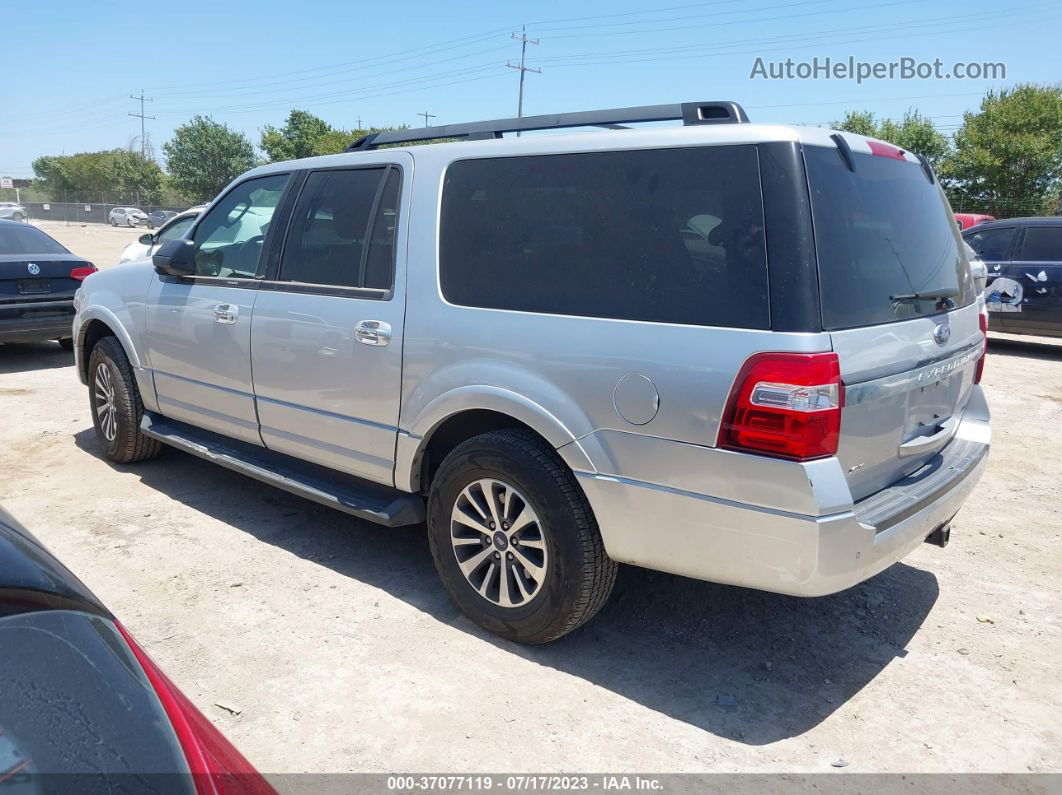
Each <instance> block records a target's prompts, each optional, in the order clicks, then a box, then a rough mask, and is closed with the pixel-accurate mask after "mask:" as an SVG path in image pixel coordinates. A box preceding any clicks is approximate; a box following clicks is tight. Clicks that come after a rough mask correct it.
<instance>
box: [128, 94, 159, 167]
mask: <svg viewBox="0 0 1062 795" xmlns="http://www.w3.org/2000/svg"><path fill="white" fill-rule="evenodd" d="M129 99H139V100H140V112H139V113H130V114H129V115H130V116H133V117H138V118H139V119H140V156H141V157H143V158H147V138H146V137H144V120H145V119H152V120H153V119H154V118H155V117H154V116H145V115H144V103H145V102H154V101H155V100H153V99H151V98H150V97H145V96H144V89H140V96H139V97H138V96H136V95H135V94H130V95H129Z"/></svg>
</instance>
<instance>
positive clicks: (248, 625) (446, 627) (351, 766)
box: [0, 227, 1062, 772]
mask: <svg viewBox="0 0 1062 795" xmlns="http://www.w3.org/2000/svg"><path fill="white" fill-rule="evenodd" d="M49 231H51V232H53V233H55V234H56V236H57V237H59V239H60V240H62V241H64V242H65V243H67V244H68V245H69V246H70V247H71V248H72V249H73V250H74V251H76V252H78V253H83V254H85V255H87V256H90V257H92V258H93V260H94V261H96V262H97V263H98V264H100V265H106V264H107V263H109V262H114V261H116V260H117V254H118V251H120V249H121V246H122V245H124V243H125V242H126V241H127V240H130V239H133V238H135V236H136V235H137V234H139V232H138V231H135V230H112V229H109V228H85V229H82V228H80V227H77V228H73V227H67V228H63V227H60V228H51V229H49ZM985 381H986V389H987V392H988V397H989V401H990V404H991V407H992V411H993V414H994V424H995V439H994V447H993V451H992V455H991V461H990V466H989V469H988V472H987V474H986V475H985V478H984V480H983V481H982V484H981V486H980V488H979V490H978V491H977V492H976V493H975V495H974V497H973V498H972V499H971V500H970V501H969V502H968V503H967V505H966V507H965V508H964V509H963V510H962V512H961V513H960V514H959V516H958V517H957V519H956V520H955V522H954V524H953V533H952V543H951V545H950V546H949V547H948V548H947V549H945V550H940V549H937V548H935V547H930V546H924V547H923V548H921V549H919V550H917V551H916V552H915V553H914V554H913V555H911V557H910V558H909V559H908V560H906V561H905V562H904V563H901V564H898V565H896V566H894V567H893V568H892V569H890V570H888V571H886V572H885V573H883V574H882V575H880V576H878V577H876V578H874V579H873V580H871V581H870V582H867V583H865V584H863V585H862V586H859V587H856V588H853V589H851V590H850V591H848V592H845V593H842V594H838V595H835V596H831V597H826V598H821V599H813V600H800V599H794V598H788V597H783V596H775V595H771V594H765V593H759V592H755V591H747V590H741V589H736V588H728V587H723V586H717V585H712V584H708V583H702V582H697V581H694V580H688V579H683V578H680V577H673V576H668V575H662V574H656V573H653V572H649V571H644V570H639V569H635V568H625V569H624V570H623V572H622V574H621V577H620V581H619V584H618V586H617V588H616V592H615V594H614V595H613V597H612V600H611V601H610V602H609V604H608V605H607V607H606V608H605V610H604V611H603V612H602V614H601V615H599V616H598V618H597V619H596V620H595V621H594V622H592V623H591V624H590V625H588V626H587V627H585V628H584V629H583V630H581V631H579V632H577V633H575V634H574V635H572V636H569V637H568V638H566V639H564V640H562V641H561V642H558V643H555V644H553V645H551V646H548V647H544V648H522V647H518V646H514V645H511V644H508V643H505V642H502V641H498V640H496V639H494V638H492V637H490V636H487V635H486V634H484V633H483V632H481V631H479V630H478V629H477V628H476V627H475V626H473V625H472V624H471V623H470V622H468V621H467V620H465V619H464V618H463V617H462V616H461V615H460V614H459V613H458V612H457V610H456V609H455V608H454V607H453V606H452V605H451V604H450V602H449V601H448V600H447V598H446V596H445V594H444V593H443V590H442V588H441V586H440V585H439V583H438V582H437V580H436V576H435V573H434V570H433V568H432V564H431V558H430V555H429V552H428V546H427V542H426V539H425V536H424V532H423V528H407V529H399V530H387V529H381V528H378V527H376V526H374V525H370V524H365V523H361V522H358V521H355V520H352V519H350V518H349V517H346V516H344V515H341V514H338V513H334V512H331V511H329V510H328V509H326V508H323V507H319V506H316V505H314V504H312V503H309V502H305V501H302V500H300V499H297V498H295V497H292V496H289V495H287V494H284V493H282V492H279V491H275V490H271V489H269V488H267V487H265V486H261V485H259V484H258V483H256V482H254V481H251V480H248V479H246V478H243V477H241V476H239V475H236V474H233V473H231V472H228V471H226V470H223V469H220V468H217V467H214V466H212V465H210V464H208V463H206V462H203V461H200V460H198V459H195V458H192V457H190V456H187V455H183V454H180V453H177V452H173V451H171V452H168V453H167V454H165V455H164V456H163V457H161V458H159V459H157V460H155V461H151V462H147V463H145V464H140V465H135V466H128V467H125V466H113V465H111V464H109V463H107V462H106V461H105V460H104V459H103V458H102V457H101V454H100V451H99V448H98V446H97V444H96V441H95V438H94V436H93V432H92V424H91V421H90V419H89V413H88V400H87V396H86V390H85V388H83V387H82V386H81V384H80V383H79V382H78V380H77V377H76V376H75V374H74V372H73V368H72V357H71V356H70V355H68V354H66V353H63V352H62V351H61V350H60V349H59V347H58V346H57V345H55V344H40V345H17V346H16V345H11V346H7V347H4V348H0V416H4V417H7V418H8V421H7V422H4V423H2V424H0V502H2V503H3V505H4V506H5V507H6V508H7V509H8V510H9V511H11V512H12V513H13V514H14V515H15V516H17V517H18V518H20V519H21V520H22V521H23V522H24V523H25V524H26V525H27V526H29V527H30V528H31V529H32V530H34V531H35V532H36V533H37V534H38V535H39V536H40V537H41V539H42V540H43V541H44V542H45V543H47V544H48V545H49V546H50V547H51V548H52V549H53V550H54V551H55V552H56V553H57V554H58V555H59V556H60V557H61V558H62V559H63V560H64V561H65V562H66V563H67V564H68V565H69V566H70V567H71V568H72V569H73V570H74V571H75V572H77V573H78V574H79V575H80V576H81V577H82V578H83V579H84V580H85V581H86V582H87V583H88V585H89V586H90V587H91V588H92V589H93V590H94V591H95V592H96V593H97V594H99V596H100V597H102V598H103V600H104V601H105V602H106V603H107V604H108V605H109V606H110V607H111V608H112V609H113V610H114V611H115V612H116V613H117V614H118V615H119V616H121V617H122V619H123V620H124V621H125V623H126V624H127V625H128V626H129V627H130V628H131V629H132V631H133V632H134V634H135V635H136V636H137V637H138V638H139V639H140V640H141V642H142V643H143V645H144V646H145V647H146V648H147V649H148V651H149V652H150V653H151V654H152V655H153V656H154V657H155V659H156V660H158V661H159V662H160V663H161V665H162V666H163V668H165V670H166V671H167V672H168V673H169V675H170V676H171V677H172V678H173V679H174V680H175V681H176V682H177V683H178V684H179V685H180V687H181V688H182V689H183V690H184V691H185V692H186V693H187V694H188V695H189V696H190V697H191V698H192V700H193V701H195V702H196V704H197V705H198V706H199V707H200V708H201V709H202V710H203V711H204V712H205V713H206V714H207V715H209V716H210V717H211V718H212V719H213V720H214V721H215V722H216V723H217V725H218V726H219V727H221V729H222V730H223V731H224V732H225V733H226V734H227V735H228V736H229V737H230V738H232V739H233V740H234V741H235V742H236V744H237V745H238V746H239V747H240V748H241V749H242V750H243V751H244V752H245V753H246V754H247V755H248V756H249V757H250V759H251V760H252V761H253V762H254V763H255V764H256V765H257V766H258V767H259V768H261V769H262V770H264V771H268V772H281V771H348V770H354V771H389V770H397V771H436V772H468V771H496V772H501V771H537V772H547V771H556V770H562V769H563V770H567V771H597V772H601V771H628V772H632V771H637V772H667V771H691V772H692V771H804V772H811V771H831V770H834V768H833V767H831V763H834V762H837V761H838V760H844V761H845V762H847V763H848V764H847V767H846V768H845V769H846V771H911V772H913V771H925V772H931V771H1013V772H1025V771H1058V770H1060V769H1062V717H1060V716H1062V677H1060V676H1059V667H1058V666H1059V660H1062V627H1060V623H1059V622H1060V615H1062V599H1060V592H1062V577H1060V574H1059V572H1060V566H1062V513H1060V508H1059V494H1060V489H1059V475H1060V473H1062V445H1060V443H1059V442H1060V439H1062V344H1059V343H1050V344H1049V343H1042V344H1041V343H1038V342H1035V341H1022V342H1015V341H996V342H994V343H993V345H992V347H991V351H990V354H989V359H988V364H987V369H986V375H985ZM219 703H220V704H224V705H227V706H228V707H229V708H230V709H224V708H221V707H219V706H216V705H217V704H219ZM231 709H237V710H239V712H238V714H233V711H231Z"/></svg>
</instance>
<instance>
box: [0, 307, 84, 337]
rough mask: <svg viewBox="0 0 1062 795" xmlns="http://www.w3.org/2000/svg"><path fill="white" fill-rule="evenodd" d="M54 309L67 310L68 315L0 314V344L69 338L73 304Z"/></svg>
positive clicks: (72, 318)
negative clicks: (14, 315) (7, 315)
mask: <svg viewBox="0 0 1062 795" xmlns="http://www.w3.org/2000/svg"><path fill="white" fill-rule="evenodd" d="M4 308H5V309H6V308H7V307H4ZM48 308H49V309H52V308H53V307H48ZM56 308H59V309H64V308H66V309H69V314H59V315H46V316H44V317H41V316H37V317H33V316H31V317H19V316H16V317H3V313H0V342H39V341H41V340H54V339H59V338H60V337H69V336H71V335H72V333H73V331H72V328H73V323H74V304H73V302H69V303H64V304H63V305H62V306H61V307H56Z"/></svg>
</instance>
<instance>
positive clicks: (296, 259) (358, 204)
mask: <svg viewBox="0 0 1062 795" xmlns="http://www.w3.org/2000/svg"><path fill="white" fill-rule="evenodd" d="M385 170H386V169H384V168H362V169H352V170H349V171H315V172H313V173H311V174H310V175H309V176H308V177H307V178H306V184H305V185H304V186H303V188H302V194H301V195H300V196H299V201H298V203H297V204H296V205H295V211H294V213H293V214H292V219H291V226H290V228H289V230H288V238H287V242H286V243H285V245H284V256H283V259H282V260H281V263H280V277H279V280H280V281H283V282H301V283H306V284H322V285H330V286H334V287H358V286H360V275H361V267H362V257H363V254H364V253H365V252H366V249H367V248H369V247H371V246H369V245H368V242H369V241H368V231H369V230H368V227H369V215H370V214H371V213H372V208H373V204H374V202H375V201H376V194H377V192H378V190H379V187H380V179H381V177H382V176H383V175H384V172H385Z"/></svg>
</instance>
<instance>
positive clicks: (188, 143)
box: [162, 116, 256, 201]
mask: <svg viewBox="0 0 1062 795" xmlns="http://www.w3.org/2000/svg"><path fill="white" fill-rule="evenodd" d="M162 151H163V152H165V153H166V165H167V167H168V169H169V173H170V179H171V184H172V186H173V188H174V189H176V190H177V191H179V192H180V193H182V194H183V195H185V196H187V197H188V198H189V199H191V200H192V201H209V200H211V199H213V198H214V197H215V196H216V195H217V194H218V193H219V192H220V191H221V189H222V188H224V187H225V186H226V185H228V184H229V183H230V182H231V181H232V180H233V179H235V178H236V177H238V176H239V175H240V174H242V173H243V172H244V171H247V170H248V169H250V168H253V167H254V166H255V165H256V161H255V156H254V146H252V145H251V142H250V141H249V140H247V136H245V135H244V134H243V133H241V132H238V131H237V130H233V129H231V128H229V127H228V126H227V125H225V124H220V123H218V122H216V121H214V120H213V119H211V118H210V117H209V116H194V117H192V119H191V121H189V122H187V123H186V124H182V125H181V126H180V127H178V128H177V129H176V130H174V132H173V138H171V139H170V140H169V141H167V142H166V143H165V144H163V146H162Z"/></svg>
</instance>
